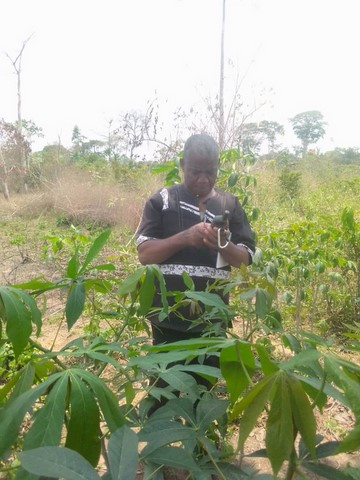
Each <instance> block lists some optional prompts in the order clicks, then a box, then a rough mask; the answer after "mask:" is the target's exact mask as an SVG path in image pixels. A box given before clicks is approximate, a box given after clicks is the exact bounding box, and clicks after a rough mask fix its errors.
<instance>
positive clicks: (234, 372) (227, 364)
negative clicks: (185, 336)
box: [220, 340, 255, 403]
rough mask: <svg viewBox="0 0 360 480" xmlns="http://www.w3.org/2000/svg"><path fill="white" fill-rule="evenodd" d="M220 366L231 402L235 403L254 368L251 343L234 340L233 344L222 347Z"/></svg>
mask: <svg viewBox="0 0 360 480" xmlns="http://www.w3.org/2000/svg"><path fill="white" fill-rule="evenodd" d="M220 368H221V373H222V374H223V377H224V379H225V381H226V386H227V389H228V392H229V394H230V400H231V403H235V401H236V400H237V399H238V397H239V396H240V394H241V393H242V392H243V390H244V389H245V388H246V387H247V385H248V384H249V375H251V373H252V372H253V371H254V369H255V359H254V356H253V354H252V351H251V345H249V344H246V343H243V342H240V341H239V340H236V341H235V342H234V344H233V345H231V346H229V347H226V348H222V349H221V352H220ZM245 368H246V369H247V372H246V371H245Z"/></svg>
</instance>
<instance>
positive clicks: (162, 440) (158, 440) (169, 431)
mask: <svg viewBox="0 0 360 480" xmlns="http://www.w3.org/2000/svg"><path fill="white" fill-rule="evenodd" d="M177 415H178V413H177ZM147 423H149V424H150V425H146V428H145V429H144V431H142V432H141V431H140V433H139V440H140V441H141V442H145V443H147V445H146V446H145V447H144V448H143V449H142V451H141V457H142V458H146V457H147V456H149V455H151V454H152V453H153V452H154V451H155V450H157V449H158V448H160V447H164V446H165V445H170V444H171V443H174V442H181V441H184V440H195V439H196V438H197V437H198V436H199V434H198V433H197V432H196V431H195V430H194V429H193V428H190V427H187V426H185V425H183V424H182V423H179V422H176V421H174V420H165V419H158V420H156V418H154V419H151V420H150V421H149V422H147Z"/></svg>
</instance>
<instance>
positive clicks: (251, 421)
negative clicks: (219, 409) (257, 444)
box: [230, 375, 276, 450]
mask: <svg viewBox="0 0 360 480" xmlns="http://www.w3.org/2000/svg"><path fill="white" fill-rule="evenodd" d="M275 379H276V376H275V375H272V376H269V377H265V378H263V379H262V380H261V381H260V382H259V383H257V384H256V385H255V386H254V387H253V388H252V389H251V390H250V392H249V393H248V394H247V395H246V397H244V399H243V400H241V401H240V402H238V403H236V404H235V406H234V408H233V409H232V411H231V413H230V420H234V419H235V418H237V417H239V416H240V415H241V414H242V416H241V418H240V424H239V439H238V447H239V449H240V450H242V449H243V448H244V444H245V441H246V439H247V438H248V436H249V434H250V433H251V431H252V430H253V429H254V427H255V425H256V421H257V419H258V417H259V415H260V414H261V412H262V411H263V410H264V407H265V404H266V402H267V401H268V398H269V395H270V391H271V388H272V385H273V383H274V381H275Z"/></svg>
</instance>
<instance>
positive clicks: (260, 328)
mask: <svg viewBox="0 0 360 480" xmlns="http://www.w3.org/2000/svg"><path fill="white" fill-rule="evenodd" d="M174 166H175V164H173V165H172V167H171V168H170V171H171V169H172V168H173V167H174ZM251 167H252V159H251V158H250V157H246V158H245V157H242V156H241V155H239V154H238V152H237V151H236V150H234V151H228V152H226V153H225V154H224V156H223V157H222V163H221V167H220V174H219V181H220V183H221V184H222V185H223V186H225V188H226V189H230V190H231V191H233V192H234V193H236V194H237V195H238V197H239V198H240V199H241V200H242V202H243V203H244V204H245V207H246V208H247V209H248V211H249V212H253V211H256V209H255V207H254V206H253V205H254V204H255V202H256V200H257V199H258V198H259V197H257V196H256V193H254V192H253V189H254V187H255V185H258V184H259V183H261V181H263V178H264V175H265V174H264V171H262V172H261V175H258V176H256V175H254V172H253V171H252V170H251ZM275 168H276V167H275ZM165 171H166V169H165V170H164V172H165ZM164 172H163V173H164ZM265 173H266V172H265ZM302 173H303V175H306V173H304V170H302ZM273 174H274V176H275V177H276V176H277V171H276V169H275V171H274V172H273ZM321 175H322V172H321ZM173 178H175V177H173ZM340 183H341V186H339V188H343V187H344V184H343V182H340ZM309 188H311V184H309ZM269 192H270V193H269V195H271V194H272V190H271V189H269ZM337 192H338V191H337V190H331V191H329V192H326V193H328V195H329V196H330V198H333V197H335V198H337V197H336V195H337ZM272 198H275V197H271V196H270V197H268V198H267V202H268V209H267V210H266V212H260V211H258V210H257V214H258V218H259V220H260V221H259V222H257V227H258V228H257V230H258V246H259V248H258V249H257V251H256V254H255V256H254V259H253V264H252V266H251V268H242V269H239V270H238V271H236V272H235V271H234V272H233V275H232V278H231V280H230V281H229V282H219V284H216V285H214V286H213V287H212V288H211V289H209V290H208V291H205V292H196V291H195V290H194V286H193V283H192V281H191V279H190V278H189V277H187V276H184V278H183V280H184V283H185V285H186V291H185V292H181V293H180V292H168V291H166V288H165V284H164V279H163V277H162V275H161V272H160V270H159V269H158V267H157V266H156V265H149V266H147V267H138V265H137V263H136V262H135V261H134V259H133V253H132V252H131V251H130V248H129V247H127V248H126V247H125V246H124V245H121V243H120V242H118V243H116V239H114V238H113V237H114V236H110V231H108V230H106V231H101V232H96V233H95V232H92V233H91V235H90V236H87V235H84V234H83V233H81V231H80V230H79V228H75V227H72V226H71V227H70V228H68V229H67V230H64V229H63V230H62V233H61V234H60V233H59V230H58V231H57V233H52V234H51V235H46V238H47V243H46V248H45V249H44V256H45V258H46V259H51V261H52V263H53V264H55V265H56V268H57V275H56V276H55V277H52V278H51V280H47V279H45V278H42V277H41V278H33V279H32V280H29V281H28V282H25V283H21V284H16V285H11V286H4V287H1V288H0V318H1V328H2V337H1V340H0V341H1V343H0V365H1V377H2V385H1V389H0V405H1V410H0V431H1V435H0V453H1V455H2V457H1V458H2V460H1V463H0V470H1V471H2V473H5V475H6V474H9V475H10V476H11V475H12V473H11V471H13V472H16V473H14V475H16V477H15V478H18V479H20V478H22V479H25V478H29V479H30V478H31V479H32V480H33V479H34V480H35V479H37V478H39V477H41V476H43V477H44V476H45V477H63V478H67V479H72V478H73V479H76V480H77V479H79V478H87V479H88V478H89V479H91V478H94V479H95V478H100V475H99V473H98V472H97V471H96V468H97V467H98V462H99V456H100V449H101V452H102V455H103V458H104V459H105V464H106V469H107V472H106V473H105V475H103V477H102V478H108V479H112V478H126V479H129V480H130V479H132V478H133V479H135V478H136V471H137V468H138V465H139V463H140V462H141V464H142V465H144V476H145V478H149V479H150V478H153V479H156V478H157V479H162V478H163V474H162V467H163V466H164V465H166V466H169V467H172V468H175V469H177V468H184V466H186V468H187V470H188V472H189V478H190V476H191V478H194V479H197V480H203V479H210V478H211V475H216V476H218V477H219V478H222V479H227V480H232V479H234V480H235V479H238V478H269V479H270V478H272V477H270V476H269V475H268V476H266V475H261V474H259V475H258V474H257V472H254V471H252V470H251V469H246V468H245V467H243V466H242V464H241V462H238V459H239V458H240V459H242V458H243V450H244V449H245V448H246V447H247V446H248V442H249V438H250V435H251V432H252V431H253V430H254V428H256V426H257V424H258V422H259V420H261V422H262V423H264V424H265V445H264V448H260V450H257V451H254V452H250V453H249V454H248V456H249V457H251V458H255V457H261V456H266V457H267V458H268V459H269V460H270V463H271V466H272V470H273V474H274V475H280V474H279V472H283V471H284V472H285V473H284V474H285V476H286V478H295V476H298V477H300V478H306V477H307V476H309V475H310V473H315V474H316V475H318V476H321V477H322V478H329V479H330V478H336V479H351V478H357V477H356V475H358V469H352V468H346V469H344V470H343V471H341V470H339V469H335V468H333V467H330V466H329V465H327V464H326V462H325V461H324V460H325V459H326V458H327V457H330V456H336V455H337V454H338V453H340V452H356V451H358V450H359V448H360V429H359V422H360V411H359V405H358V403H359V402H358V399H359V395H360V368H359V365H358V363H359V362H358V361H357V360H355V361H352V360H349V358H348V357H349V353H351V354H352V357H351V358H355V359H357V357H358V355H359V354H360V343H359V328H360V327H359V324H360V323H359V318H358V317H357V316H356V309H355V308H354V307H355V306H356V305H357V303H356V300H357V299H358V297H359V296H358V290H357V281H358V272H359V266H358V258H359V255H358V254H359V248H358V247H359V245H358V244H359V231H360V230H359V221H358V216H357V215H358V211H357V210H356V202H355V204H354V205H355V208H352V207H347V208H345V209H344V207H343V205H337V202H334V203H333V205H332V210H331V212H330V213H329V212H327V211H325V212H324V213H323V214H322V215H320V214H319V212H316V214H314V210H311V212H310V213H309V214H308V217H306V215H305V216H300V213H299V210H296V214H295V215H294V217H293V218H291V217H290V215H289V216H288V214H289V212H292V210H291V209H290V207H289V206H288V205H284V204H281V205H278V204H275V202H272ZM312 198H313V200H314V199H315V201H316V197H315V196H314V197H312ZM326 198H327V197H326ZM339 198H340V197H339ZM245 199H246V200H245ZM346 199H347V202H349V205H351V203H350V201H351V196H350V195H348V196H347V197H346ZM317 201H319V200H317ZM309 203H310V202H309ZM311 203H314V202H311ZM315 203H316V202H315ZM304 205H306V202H304ZM284 212H285V213H284ZM254 218H255V217H254ZM274 218H276V223H275V220H274ZM3 231H4V232H6V228H4V229H3ZM17 233H18V234H19V232H17ZM42 235H43V236H45V234H44V232H42ZM9 238H13V243H15V244H18V243H22V242H23V240H22V237H21V236H20V237H19V236H18V237H16V236H13V237H12V236H11V235H9ZM110 242H112V244H111V247H112V248H111V250H112V251H115V252H116V253H113V254H112V255H111V256H109V254H108V249H109V243H110ZM58 272H60V273H58ZM54 278H56V280H54ZM155 283H158V284H159V286H160V293H161V298H162V307H161V308H159V310H158V311H157V314H159V315H160V318H165V317H166V315H167V314H168V313H169V311H170V310H171V311H176V309H177V308H178V306H179V305H183V304H184V303H187V304H190V305H193V306H194V307H195V308H199V306H200V305H199V304H201V305H202V308H201V310H200V318H201V321H205V322H208V320H209V319H210V318H211V317H213V316H214V314H216V316H219V315H220V316H222V318H224V319H226V321H233V319H234V317H240V318H242V319H244V329H243V332H242V334H241V336H239V335H236V334H235V332H234V331H233V330H232V329H230V330H229V332H228V337H227V338H225V337H218V336H216V334H218V333H220V332H217V331H216V330H215V331H214V329H212V328H211V325H210V322H208V324H209V327H208V329H207V331H206V336H204V337H203V338H199V339H192V340H187V341H183V342H177V343H174V344H171V345H158V346H149V342H148V335H147V333H148V332H147V331H146V328H147V326H146V323H145V322H144V317H145V316H146V315H147V314H148V313H150V312H151V311H152V310H151V308H152V307H151V298H152V296H153V294H154V284H155ZM218 288H224V289H225V291H227V292H230V293H231V298H232V303H231V306H230V307H228V306H226V305H225V304H224V303H223V302H222V301H221V299H220V297H219V296H218V295H217V291H218V290H217V289H218ZM57 291H58V292H61V298H62V300H63V311H62V315H63V316H64V319H65V320H66V325H67V327H68V329H69V330H70V331H71V332H74V327H75V326H77V327H79V324H78V320H79V318H82V320H83V322H84V323H86V324H87V326H86V329H85V331H84V334H83V335H80V336H78V337H77V338H74V339H73V340H72V341H70V342H69V343H68V344H67V345H64V346H61V347H58V348H57V349H55V348H51V349H48V348H45V347H44V346H42V345H41V344H40V343H39V338H40V339H41V337H37V336H36V335H37V334H38V333H41V332H40V329H41V328H42V323H43V321H44V318H43V316H44V314H45V313H46V312H45V307H44V305H46V303H45V301H44V297H46V296H47V295H51V294H52V293H53V292H57ZM170 297H172V298H173V299H174V300H175V304H174V305H173V306H169V304H170V305H172V302H169V298H170ZM38 304H39V306H37V305H38ZM344 306H347V310H346V312H345V313H346V316H345V313H344ZM341 312H343V314H344V317H341V316H340V314H341ZM335 318H336V319H339V318H342V320H341V321H339V324H337V323H336V322H335V320H334V319H335ZM237 321H239V320H237ZM96 322H97V323H96ZM95 324H96V325H97V328H95V326H94V325H95ZM90 327H91V328H90ZM335 327H336V328H337V329H335ZM339 331H340V332H341V333H342V334H343V335H342V351H340V353H339V349H338V338H335V339H334V338H332V336H331V333H332V332H336V333H338V332H339ZM214 334H215V335H214ZM337 337H339V335H337ZM282 352H286V356H285V355H283V354H282ZM344 352H345V353H344ZM345 354H346V356H345ZM208 355H216V356H218V357H219V360H220V368H215V367H210V366H208V365H205V364H203V363H201V361H200V362H199V363H192V361H193V359H194V358H195V357H197V358H200V359H202V358H204V357H206V356H208ZM194 374H196V375H200V376H201V377H203V378H206V379H207V380H209V381H210V382H211V383H212V384H213V388H212V391H211V392H204V390H203V389H202V387H201V386H199V385H198V384H197V383H196V381H195V380H194V377H193V375H194ZM149 378H152V379H155V382H154V383H151V384H149ZM158 380H163V381H165V382H166V383H167V385H168V386H167V387H166V388H165V389H164V388H161V389H160V388H159V387H158V386H157V381H158ZM179 390H180V391H181V392H182V393H181V396H180V398H178V397H177V392H178V391H179ZM161 396H163V397H166V398H167V399H168V400H169V401H168V402H167V403H166V404H165V405H164V406H163V407H161V408H159V409H158V410H157V411H156V412H155V413H154V414H153V415H152V416H150V417H148V415H147V412H148V409H149V407H150V406H151V405H152V402H153V400H154V399H159V398H160V397H161ZM330 399H334V400H335V401H336V402H337V403H338V404H339V405H341V406H342V407H343V408H344V409H349V410H350V411H351V412H352V414H353V416H354V419H355V422H354V425H353V426H351V427H350V428H349V429H348V430H347V431H346V432H344V436H343V438H341V439H339V440H338V441H331V442H326V441H324V439H322V438H320V437H319V435H317V431H318V418H319V414H320V415H321V413H322V411H323V409H324V407H325V405H326V404H327V402H329V400H330ZM234 424H236V432H237V435H238V437H237V439H236V440H237V442H236V449H235V451H233V452H232V453H231V455H230V456H229V448H228V445H227V438H228V435H229V430H230V429H232V427H233V426H234ZM237 427H239V428H237ZM233 460H235V461H233ZM19 462H20V463H19ZM240 465H241V466H240ZM10 468H11V469H12V470H10Z"/></svg>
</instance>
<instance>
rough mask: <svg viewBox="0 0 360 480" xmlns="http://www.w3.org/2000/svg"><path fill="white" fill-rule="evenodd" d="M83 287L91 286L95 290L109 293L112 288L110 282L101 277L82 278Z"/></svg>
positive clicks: (88, 288) (89, 287)
mask: <svg viewBox="0 0 360 480" xmlns="http://www.w3.org/2000/svg"><path fill="white" fill-rule="evenodd" d="M84 284H85V289H86V290H90V289H91V288H93V289H94V290H95V291H96V292H100V293H109V292H110V291H111V289H112V283H111V282H109V281H108V280H105V279H101V278H86V279H85V280H84Z"/></svg>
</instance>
